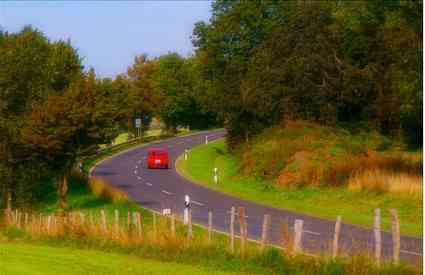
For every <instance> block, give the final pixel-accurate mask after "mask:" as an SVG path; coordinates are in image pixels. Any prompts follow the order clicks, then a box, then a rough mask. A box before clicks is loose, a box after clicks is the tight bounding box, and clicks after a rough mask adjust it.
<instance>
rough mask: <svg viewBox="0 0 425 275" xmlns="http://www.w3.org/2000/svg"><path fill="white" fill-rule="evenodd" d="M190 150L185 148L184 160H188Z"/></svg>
mask: <svg viewBox="0 0 425 275" xmlns="http://www.w3.org/2000/svg"><path fill="white" fill-rule="evenodd" d="M188 153H189V150H187V149H184V160H187V157H188Z"/></svg>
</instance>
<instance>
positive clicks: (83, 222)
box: [80, 212, 86, 227]
mask: <svg viewBox="0 0 425 275" xmlns="http://www.w3.org/2000/svg"><path fill="white" fill-rule="evenodd" d="M85 224H86V219H85V215H84V213H83V212H80V225H81V226H82V227H84V225H85Z"/></svg>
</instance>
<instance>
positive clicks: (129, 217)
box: [127, 211, 131, 233]
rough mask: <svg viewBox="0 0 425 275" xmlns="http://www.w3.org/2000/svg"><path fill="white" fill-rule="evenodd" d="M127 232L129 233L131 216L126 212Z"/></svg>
mask: <svg viewBox="0 0 425 275" xmlns="http://www.w3.org/2000/svg"><path fill="white" fill-rule="evenodd" d="M127 230H128V232H130V233H131V214H130V211H127Z"/></svg>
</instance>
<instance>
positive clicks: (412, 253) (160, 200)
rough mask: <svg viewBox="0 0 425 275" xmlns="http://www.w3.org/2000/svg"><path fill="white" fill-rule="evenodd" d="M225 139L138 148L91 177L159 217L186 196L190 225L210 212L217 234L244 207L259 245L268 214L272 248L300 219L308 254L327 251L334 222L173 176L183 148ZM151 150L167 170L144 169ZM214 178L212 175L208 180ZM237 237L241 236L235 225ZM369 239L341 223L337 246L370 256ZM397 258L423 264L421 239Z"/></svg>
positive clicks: (368, 233) (407, 241) (386, 245)
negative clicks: (160, 153) (163, 158)
mask: <svg viewBox="0 0 425 275" xmlns="http://www.w3.org/2000/svg"><path fill="white" fill-rule="evenodd" d="M224 135H225V131H224V130H215V131H206V132H200V133H196V134H193V135H189V136H182V137H175V138H170V139H166V140H162V141H159V142H156V143H155V144H150V145H147V146H141V147H137V148H135V149H132V150H129V151H126V152H124V153H121V154H119V155H116V156H115V157H112V158H110V159H108V160H106V161H103V162H101V163H100V164H98V165H97V166H96V167H95V168H94V169H93V170H92V174H91V175H92V176H96V177H101V178H103V179H105V180H106V181H107V182H108V183H110V184H112V185H114V186H116V187H118V188H120V189H121V190H123V191H125V192H127V193H128V194H129V196H130V198H131V199H133V200H134V201H136V202H138V203H139V204H141V205H142V206H143V207H146V208H149V209H152V210H156V211H159V212H161V211H162V209H165V208H170V209H172V211H173V212H174V213H177V214H179V215H182V213H183V209H184V196H185V195H189V196H190V198H191V202H192V216H193V221H194V222H195V223H198V224H203V225H206V224H207V223H208V211H212V212H213V216H214V218H213V220H214V222H213V223H214V229H216V230H219V231H225V232H228V231H229V224H230V214H229V213H230V209H231V207H232V206H235V207H238V206H244V207H245V208H246V220H247V224H248V237H249V238H250V239H256V240H258V239H260V238H261V228H262V223H263V216H264V214H270V215H271V220H272V221H271V229H270V239H271V242H272V243H273V244H276V245H280V244H282V240H281V239H282V238H281V235H282V233H281V232H282V224H283V223H284V222H286V223H287V224H288V225H289V229H290V230H293V224H294V221H295V219H302V220H303V221H304V232H303V242H302V243H303V249H304V250H305V251H306V252H307V253H317V252H320V251H330V247H331V243H332V238H333V232H334V226H335V222H334V221H329V220H324V219H320V218H316V217H312V216H308V215H304V214H298V213H296V212H295V211H288V210H283V209H276V208H273V207H269V206H264V205H261V204H257V203H254V202H249V201H245V200H241V199H238V198H235V197H232V196H229V195H226V194H223V193H220V192H217V191H213V190H211V189H208V188H205V187H202V186H200V185H198V184H194V183H192V182H190V181H189V180H187V179H185V178H183V177H182V176H180V175H179V174H178V173H177V172H176V170H175V167H174V163H175V160H176V158H177V157H178V156H179V155H181V154H183V152H184V149H190V148H191V147H194V146H196V145H199V144H202V143H205V136H208V140H209V141H213V140H215V139H219V138H223V137H224ZM149 147H165V148H168V150H169V155H170V163H172V165H171V169H168V170H164V169H147V168H146V163H145V162H146V161H145V158H146V155H147V149H148V148H149ZM212 173H213V172H212V171H211V176H212ZM330 207H331V206H330ZM372 212H373V211H371V215H372V214H373V213H372ZM236 221H237V219H236ZM236 232H239V229H238V226H237V222H236ZM373 240H374V235H373V231H372V230H368V229H364V228H361V227H359V226H354V225H349V224H342V227H341V236H340V246H341V247H342V250H343V251H346V252H347V253H350V251H358V250H359V249H361V250H364V249H367V250H369V251H370V252H371V255H373V244H374V241H373ZM382 240H383V254H384V257H386V258H390V257H391V255H392V239H391V235H390V234H388V233H383V235H382ZM400 254H401V255H400V258H401V259H402V260H404V261H408V262H410V263H413V264H420V263H421V262H422V239H421V238H414V237H402V239H401V253H400Z"/></svg>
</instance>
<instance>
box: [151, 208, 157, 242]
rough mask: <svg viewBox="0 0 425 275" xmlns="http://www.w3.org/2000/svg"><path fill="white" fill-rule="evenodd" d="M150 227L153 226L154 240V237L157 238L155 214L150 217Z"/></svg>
mask: <svg viewBox="0 0 425 275" xmlns="http://www.w3.org/2000/svg"><path fill="white" fill-rule="evenodd" d="M152 226H153V237H154V239H155V240H156V236H157V228H156V213H153V215H152Z"/></svg>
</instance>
